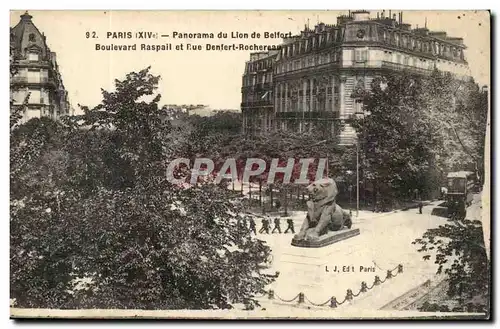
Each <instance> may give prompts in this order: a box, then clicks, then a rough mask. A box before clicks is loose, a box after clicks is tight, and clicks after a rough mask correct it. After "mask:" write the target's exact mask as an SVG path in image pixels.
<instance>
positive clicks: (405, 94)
mask: <svg viewBox="0 0 500 329" xmlns="http://www.w3.org/2000/svg"><path fill="white" fill-rule="evenodd" d="M490 29H491V27H490V12H489V11H485V10H477V11H475V10H470V11H401V10H370V11H367V10H345V11H335V10H328V11H326V10H324V11H119V10H110V11H69V10H65V11H36V10H25V9H23V10H13V11H11V12H10V96H11V102H10V305H11V308H10V312H11V317H12V318H16V319H17V318H47V317H48V318H79V319H97V318H149V319H153V318H155V319H176V318H217V319H380V318H385V319H421V318H423V319H483V320H484V319H489V318H490V313H491V311H490V309H491V304H490V300H491V283H490V282H491V277H490V274H491V265H492V264H491V260H490V177H491V176H490V175H491V174H490V145H489V144H490V137H489V136H490V135H489V134H490V128H489V127H490V121H489V117H490V116H489V113H490V98H491V97H490V96H491V89H490Z"/></svg>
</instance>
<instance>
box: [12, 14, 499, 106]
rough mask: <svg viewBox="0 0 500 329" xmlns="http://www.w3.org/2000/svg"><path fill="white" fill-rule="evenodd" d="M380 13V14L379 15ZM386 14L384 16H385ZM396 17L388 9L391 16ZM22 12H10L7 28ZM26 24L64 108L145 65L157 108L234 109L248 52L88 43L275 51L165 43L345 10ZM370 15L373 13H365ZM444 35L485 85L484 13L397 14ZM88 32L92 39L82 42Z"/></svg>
mask: <svg viewBox="0 0 500 329" xmlns="http://www.w3.org/2000/svg"><path fill="white" fill-rule="evenodd" d="M380 11H381V10H380ZM387 12H388V10H386V13H387ZM398 12H399V11H395V10H393V11H392V13H393V14H394V13H396V14H397V13H398ZM23 13H24V12H23V11H11V13H10V26H11V27H13V26H14V25H16V24H17V23H18V22H19V20H20V18H19V16H20V15H21V14H23ZM29 13H30V15H32V16H33V22H34V24H35V25H36V26H37V27H38V29H39V30H40V31H41V32H43V33H45V35H46V37H47V44H48V46H49V47H50V48H51V50H52V51H54V52H56V53H57V61H58V64H59V67H60V71H61V74H62V77H63V81H64V84H65V86H66V89H67V90H68V92H69V98H70V102H71V104H72V106H73V107H74V108H75V110H77V111H78V104H81V105H86V106H90V107H92V106H95V105H97V104H99V103H100V101H101V99H102V96H101V88H103V89H105V90H112V89H113V86H114V80H115V79H120V80H121V79H123V78H124V77H125V75H126V74H127V73H129V72H132V71H139V70H141V69H144V68H146V67H148V66H151V72H152V73H153V74H155V75H160V76H161V80H160V84H159V88H158V92H159V93H160V94H161V95H162V100H161V104H205V105H208V106H210V107H211V108H213V109H239V107H240V103H241V81H242V74H243V71H244V64H245V61H247V60H248V59H249V55H250V52H251V51H222V52H220V51H205V50H203V51H188V50H184V51H180V50H179V51H164V52H154V51H139V50H137V51H130V52H128V51H97V50H95V44H96V43H99V44H116V45H121V44H134V43H137V44H138V47H139V45H140V44H141V43H148V44H165V43H172V44H173V45H174V47H175V45H178V44H181V43H184V44H186V43H192V44H202V45H205V44H206V43H213V44H220V43H224V44H232V43H244V44H258V45H277V44H280V43H281V39H264V38H262V37H261V38H259V39H231V38H227V39H223V40H222V39H202V40H199V39H172V35H173V32H174V31H178V32H181V33H204V32H205V33H209V32H213V33H215V34H217V33H218V32H225V33H228V35H231V33H232V32H235V33H236V32H242V33H248V34H251V33H252V32H257V33H260V34H261V35H263V34H264V32H282V33H288V32H292V34H297V33H299V32H300V30H301V29H303V27H304V25H305V24H306V23H307V22H308V21H309V25H310V26H311V27H313V26H314V25H315V24H316V23H317V22H318V21H319V22H324V23H327V24H335V23H336V17H337V15H339V14H347V11H325V10H320V11H30V12H29ZM371 16H372V17H375V16H376V11H374V10H372V11H371ZM426 18H427V28H428V29H430V30H431V31H446V32H447V33H448V35H449V36H455V37H463V38H464V43H465V45H466V46H467V47H468V49H467V50H466V53H465V55H466V59H467V60H468V62H469V68H470V75H471V76H472V77H474V79H475V80H476V81H477V82H478V83H479V84H480V85H488V86H489V81H490V17H489V13H488V12H486V11H404V12H403V20H404V21H405V22H406V23H410V24H412V28H414V27H416V26H417V25H418V26H419V27H423V26H424V24H425V20H426ZM129 31H130V32H132V33H133V34H134V35H136V32H139V31H145V32H153V33H157V34H158V35H161V34H168V35H170V36H171V37H170V38H158V39H149V40H141V39H135V38H134V39H107V38H106V34H107V32H129ZM86 32H89V33H90V35H92V32H95V33H96V35H97V37H98V39H93V38H86Z"/></svg>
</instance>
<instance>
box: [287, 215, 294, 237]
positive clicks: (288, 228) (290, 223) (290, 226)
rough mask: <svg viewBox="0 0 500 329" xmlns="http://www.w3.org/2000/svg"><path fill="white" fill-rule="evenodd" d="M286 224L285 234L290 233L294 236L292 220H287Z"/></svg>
mask: <svg viewBox="0 0 500 329" xmlns="http://www.w3.org/2000/svg"><path fill="white" fill-rule="evenodd" d="M286 223H287V224H288V227H287V228H286V230H285V234H286V233H288V231H289V230H290V231H292V233H293V234H295V229H294V228H293V219H291V218H288V219H287V220H286Z"/></svg>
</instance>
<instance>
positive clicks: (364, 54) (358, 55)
mask: <svg viewBox="0 0 500 329" xmlns="http://www.w3.org/2000/svg"><path fill="white" fill-rule="evenodd" d="M367 59H368V50H366V49H356V50H355V51H354V61H356V62H365V61H366V60H367Z"/></svg>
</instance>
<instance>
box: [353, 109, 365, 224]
mask: <svg viewBox="0 0 500 329" xmlns="http://www.w3.org/2000/svg"><path fill="white" fill-rule="evenodd" d="M354 115H356V116H358V115H361V116H363V119H364V118H365V113H364V112H354ZM363 129H364V127H363ZM356 217H359V139H356Z"/></svg>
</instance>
